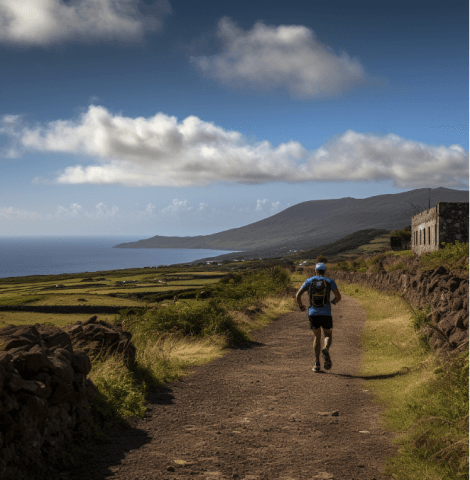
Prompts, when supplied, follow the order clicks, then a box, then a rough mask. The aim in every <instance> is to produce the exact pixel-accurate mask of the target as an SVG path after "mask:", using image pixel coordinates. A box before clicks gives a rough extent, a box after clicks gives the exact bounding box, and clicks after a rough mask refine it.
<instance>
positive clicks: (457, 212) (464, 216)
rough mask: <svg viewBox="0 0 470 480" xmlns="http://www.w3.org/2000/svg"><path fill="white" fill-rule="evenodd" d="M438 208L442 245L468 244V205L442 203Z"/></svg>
mask: <svg viewBox="0 0 470 480" xmlns="http://www.w3.org/2000/svg"><path fill="white" fill-rule="evenodd" d="M437 206H438V208H439V241H440V243H441V242H445V243H454V242H455V241H456V240H458V241H460V242H468V203H457V202H455V203H450V202H440V203H438V204H437Z"/></svg>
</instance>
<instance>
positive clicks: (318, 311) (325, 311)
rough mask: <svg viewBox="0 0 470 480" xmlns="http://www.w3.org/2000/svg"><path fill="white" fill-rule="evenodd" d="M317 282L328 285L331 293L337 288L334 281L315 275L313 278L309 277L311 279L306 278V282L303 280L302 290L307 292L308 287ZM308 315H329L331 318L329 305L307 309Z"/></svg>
mask: <svg viewBox="0 0 470 480" xmlns="http://www.w3.org/2000/svg"><path fill="white" fill-rule="evenodd" d="M317 280H326V281H327V283H329V284H330V287H331V291H333V290H336V289H337V288H338V287H337V285H336V283H335V281H334V280H332V279H331V278H328V277H321V276H319V275H315V276H314V277H311V278H308V279H307V280H305V282H304V284H303V285H302V290H306V291H307V292H308V289H309V287H310V285H311V284H312V283H313V282H315V281H317ZM309 303H310V299H309ZM308 314H309V315H329V316H331V305H330V303H329V302H328V303H327V304H325V305H323V307H309V308H308Z"/></svg>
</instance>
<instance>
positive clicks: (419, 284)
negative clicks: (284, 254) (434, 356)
mask: <svg viewBox="0 0 470 480" xmlns="http://www.w3.org/2000/svg"><path fill="white" fill-rule="evenodd" d="M331 277H332V278H334V279H335V281H337V282H339V283H341V282H347V283H358V284H362V285H366V286H370V287H373V288H376V289H378V290H381V291H384V292H387V293H398V294H400V295H402V296H403V298H404V299H405V300H406V301H407V302H408V303H409V304H410V305H412V306H414V307H417V308H420V309H426V308H427V307H428V306H429V307H431V316H430V321H431V325H433V326H434V327H436V328H433V327H432V326H426V327H424V329H423V333H425V334H426V335H427V336H428V337H429V338H430V344H431V345H432V346H433V347H434V348H445V349H453V348H457V347H459V346H460V345H462V344H463V343H464V342H465V341H468V323H469V315H468V293H469V288H468V278H459V277H457V276H454V275H452V274H450V272H449V271H447V270H446V269H445V268H444V267H439V268H438V269H436V270H430V271H426V272H419V273H416V274H407V273H403V271H401V270H395V271H392V272H388V273H387V272H379V273H353V272H343V271H332V272H331ZM340 291H341V288H340ZM439 331H440V332H439Z"/></svg>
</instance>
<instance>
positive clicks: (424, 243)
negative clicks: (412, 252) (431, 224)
mask: <svg viewBox="0 0 470 480" xmlns="http://www.w3.org/2000/svg"><path fill="white" fill-rule="evenodd" d="M423 245H426V228H425V229H424V230H423Z"/></svg>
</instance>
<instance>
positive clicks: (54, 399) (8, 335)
mask: <svg viewBox="0 0 470 480" xmlns="http://www.w3.org/2000/svg"><path fill="white" fill-rule="evenodd" d="M0 344H1V350H2V351H0V402H1V403H0V477H1V478H5V477H15V474H16V473H17V472H18V468H19V467H20V468H21V469H24V468H28V467H34V466H35V465H38V464H40V463H41V462H43V461H48V460H51V459H53V458H54V456H55V455H56V453H57V451H58V449H59V448H61V447H62V446H63V445H64V444H66V443H67V441H69V440H71V438H72V436H73V432H74V431H76V430H77V429H79V428H80V426H83V425H84V424H85V423H86V422H87V421H88V419H89V415H90V414H89V411H88V406H89V401H91V400H93V399H94V397H95V395H96V389H95V387H94V385H93V384H92V382H91V381H90V380H89V379H87V375H88V373H89V372H90V369H91V364H90V360H89V358H88V356H87V355H86V354H85V353H84V352H80V351H74V349H73V347H72V343H71V341H70V337H69V335H67V334H66V333H65V332H63V331H62V330H61V329H60V328H57V327H52V326H42V325H39V324H37V325H29V326H13V325H10V326H8V327H5V328H3V329H1V330H0Z"/></svg>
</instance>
